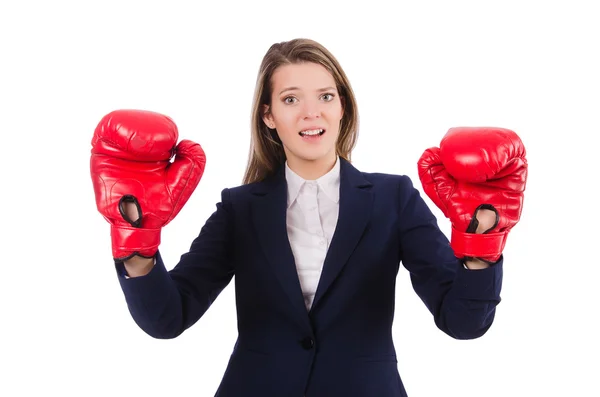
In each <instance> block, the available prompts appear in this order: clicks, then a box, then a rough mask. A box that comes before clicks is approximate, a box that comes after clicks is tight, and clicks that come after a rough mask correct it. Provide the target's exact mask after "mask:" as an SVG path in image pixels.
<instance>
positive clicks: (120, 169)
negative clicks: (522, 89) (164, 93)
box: [91, 39, 526, 397]
mask: <svg viewBox="0 0 600 397" xmlns="http://www.w3.org/2000/svg"><path fill="white" fill-rule="evenodd" d="M252 114H253V118H252V146H251V150H250V157H249V162H248V168H247V170H246V173H245V176H244V184H243V185H242V186H239V187H235V188H230V189H224V190H223V192H222V200H221V202H220V203H218V204H217V209H216V211H215V212H214V213H213V214H212V215H211V217H210V218H209V219H208V220H207V222H206V224H205V225H204V226H203V228H202V230H201V232H200V234H199V236H197V238H196V239H195V240H194V242H193V243H192V246H191V247H190V250H189V252H187V253H185V254H184V255H183V256H182V257H181V260H180V262H179V263H178V264H177V265H176V266H175V267H174V268H173V270H171V271H167V270H166V268H165V265H164V263H163V261H162V259H161V256H160V253H159V252H158V247H159V245H160V230H161V227H162V226H164V225H165V224H167V223H168V222H169V221H170V220H172V219H173V218H174V217H175V216H176V215H177V213H178V212H179V210H180V209H181V207H182V206H183V205H184V204H185V202H186V201H187V199H188V198H189V196H190V195H191V193H192V191H193V190H194V189H195V187H196V185H197V184H198V182H199V180H200V178H201V176H202V174H203V171H204V164H205V157H204V152H203V151H202V149H201V147H200V146H199V145H198V144H195V143H192V142H190V141H183V142H181V143H180V144H179V145H178V146H177V148H176V156H175V161H174V162H173V164H170V162H169V159H170V158H171V156H172V154H173V152H172V149H173V147H174V146H175V143H176V141H177V129H176V127H175V125H174V124H173V122H172V121H171V120H170V119H169V118H167V117H166V116H162V115H159V114H156V113H152V112H143V111H116V112H113V113H111V114H109V115H107V116H106V117H105V118H104V119H103V120H102V121H101V122H100V124H99V125H98V128H97V129H96V132H95V135H94V140H93V141H92V144H93V147H94V149H93V150H92V152H93V155H92V163H91V166H92V177H93V180H94V186H95V189H96V198H97V203H98V209H99V211H100V212H101V213H102V214H103V215H104V216H105V217H106V218H107V220H108V221H109V222H110V223H111V233H112V241H113V257H114V258H115V261H116V263H117V270H118V275H119V281H120V283H121V287H122V289H123V292H124V294H125V297H126V299H127V303H128V307H129V310H130V312H131V315H132V316H133V318H134V319H135V321H136V322H137V324H138V325H139V326H140V327H141V328H142V329H143V330H144V331H145V332H146V333H148V334H149V335H151V336H153V337H155V338H174V337H177V336H178V335H180V334H181V333H182V332H183V331H184V330H186V329H187V328H189V327H190V326H192V325H193V324H194V323H195V322H196V321H198V319H199V318H200V317H201V316H202V315H203V314H204V313H205V312H206V310H207V309H208V308H209V307H210V305H211V304H212V302H213V301H214V300H215V299H216V298H217V296H218V295H219V293H220V292H221V291H222V290H223V289H224V288H225V287H226V286H227V285H228V284H229V282H230V281H231V279H232V278H233V276H234V275H235V291H236V305H237V316H238V331H239V336H238V340H237V343H236V345H235V347H234V350H233V354H232V356H231V358H230V362H229V365H228V368H227V370H226V372H225V374H224V377H223V379H222V382H221V385H220V387H219V389H218V391H217V393H216V395H217V396H221V397H229V396H235V397H243V396H252V397H254V396H261V397H265V396H277V397H283V396H285V397H288V396H298V397H301V396H344V397H347V396H361V397H368V396H373V397H375V396H376V397H382V396H406V392H405V389H404V386H403V384H402V381H401V379H400V376H399V374H398V370H397V360H396V351H395V349H394V344H393V340H392V332H391V331H392V320H393V314H394V301H395V277H396V275H397V272H398V268H399V263H400V262H402V263H403V265H404V266H405V267H406V268H407V269H408V270H409V272H410V274H411V281H412V283H413V286H414V289H415V291H416V292H417V294H418V295H419V296H420V298H421V299H422V300H423V302H424V303H425V305H426V306H427V308H428V309H429V310H430V311H431V313H432V315H433V318H434V320H435V323H436V325H437V326H438V327H439V328H440V329H441V330H442V331H444V332H445V333H447V334H448V335H450V336H452V337H453V338H458V339H470V338H477V337H480V336H482V335H483V334H484V333H485V332H486V331H487V330H488V329H489V327H490V326H491V324H492V321H493V318H494V314H495V307H496V305H497V304H498V303H499V302H500V296H499V294H500V288H501V282H502V266H503V258H502V256H501V253H502V248H503V247H504V243H505V241H506V235H507V233H508V231H509V230H510V228H511V227H512V226H514V225H515V224H516V223H517V222H518V219H519V216H520V211H521V206H522V196H523V194H522V192H523V189H524V186H525V178H526V161H525V151H524V149H523V148H522V144H520V141H519V140H518V137H516V135H515V134H514V133H513V132H512V131H508V130H503V129H490V128H487V129H476V128H459V129H454V130H451V131H450V132H449V133H448V134H447V135H446V137H445V138H444V140H443V141H442V145H440V146H441V147H440V148H439V149H438V148H432V149H428V150H427V151H425V153H424V154H423V156H422V157H421V159H420V160H419V167H420V176H421V180H422V182H423V184H424V189H425V191H426V192H427V193H428V194H429V195H430V196H431V197H432V200H433V201H434V202H435V203H436V204H437V205H439V206H440V208H441V209H442V211H443V212H444V214H445V215H446V216H447V217H449V218H450V220H451V222H452V226H453V232H452V242H451V245H449V244H448V240H447V238H446V237H445V236H444V234H443V233H442V232H441V231H440V229H439V228H438V226H437V223H436V219H435V218H434V216H433V214H432V213H431V211H430V210H429V209H428V207H427V205H426V203H425V202H424V201H423V199H422V198H421V197H420V196H419V193H418V191H417V190H416V189H415V188H414V187H413V185H412V182H411V180H410V179H409V178H408V177H406V176H396V175H388V174H369V173H363V172H360V171H359V170H357V169H356V168H355V167H354V166H352V165H351V162H350V157H351V156H350V155H351V152H352V148H353V147H354V144H355V142H356V136H357V132H358V112H357V108H356V101H355V98H354V94H353V92H352V88H351V86H350V83H349V81H348V79H347V77H346V75H345V74H344V72H343V70H342V68H341V66H340V65H339V63H338V62H337V61H336V59H335V58H334V57H333V55H332V54H331V53H329V52H328V51H327V49H325V48H324V47H323V46H321V45H320V44H319V43H316V42H314V41H311V40H305V39H299V40H292V41H289V42H284V43H279V44H275V45H273V46H272V47H271V48H270V49H269V51H268V52H267V54H266V55H265V57H264V59H263V62H262V65H261V68H260V72H259V76H258V80H257V85H256V92H255V97H254V105H253V113H252ZM507 142H509V143H511V144H512V146H511V145H508V144H507ZM474 153H475V154H474ZM490 159H491V160H490ZM450 170H451V171H452V175H454V177H453V176H450V173H449V172H448V171H450ZM455 175H459V176H460V178H456V177H455ZM482 175H483V176H484V178H481V176H482ZM496 176H497V178H496ZM484 232H485V234H482V233H484ZM475 257H477V258H475Z"/></svg>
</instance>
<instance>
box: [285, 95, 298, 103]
mask: <svg viewBox="0 0 600 397" xmlns="http://www.w3.org/2000/svg"><path fill="white" fill-rule="evenodd" d="M295 101H297V99H296V98H294V97H293V96H288V97H285V98H283V102H284V103H285V104H288V105H291V104H293V103H295Z"/></svg>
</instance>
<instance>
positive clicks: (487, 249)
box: [450, 227, 508, 262]
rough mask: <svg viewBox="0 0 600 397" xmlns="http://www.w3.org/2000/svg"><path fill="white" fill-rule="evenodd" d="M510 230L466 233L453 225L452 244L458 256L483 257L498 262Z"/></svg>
mask: <svg viewBox="0 0 600 397" xmlns="http://www.w3.org/2000/svg"><path fill="white" fill-rule="evenodd" d="M507 236H508V231H505V232H500V233H486V234H475V233H464V232H460V231H458V230H457V229H455V228H454V227H452V237H451V240H450V241H451V242H450V246H451V247H452V250H453V251H454V255H455V256H456V257H457V258H465V257H471V258H481V259H483V260H485V261H488V262H496V261H497V260H498V259H499V258H500V256H501V255H502V251H504V246H505V244H506V238H507Z"/></svg>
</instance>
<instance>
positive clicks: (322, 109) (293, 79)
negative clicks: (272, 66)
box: [263, 62, 343, 166]
mask: <svg viewBox="0 0 600 397" xmlns="http://www.w3.org/2000/svg"><path fill="white" fill-rule="evenodd" d="M271 83H272V84H271V86H272V89H273V91H272V93H271V108H270V109H268V108H265V111H266V110H270V111H269V112H267V113H266V114H265V115H264V117H263V120H264V122H265V123H266V124H267V126H268V127H269V128H275V129H276V130H277V134H278V135H279V139H281V142H282V143H283V147H284V150H285V154H286V157H287V160H288V162H289V164H290V165H292V164H293V165H296V166H302V164H306V163H307V162H319V163H320V162H325V163H329V162H331V163H333V162H335V156H336V150H335V147H336V142H337V139H338V135H339V132H340V121H341V120H342V116H343V106H342V102H341V98H340V96H339V93H338V92H337V89H336V84H335V80H334V78H333V76H332V75H331V74H330V73H329V72H328V71H327V69H325V68H324V67H323V66H321V65H319V64H315V63H308V62H305V63H299V64H292V65H285V66H281V67H279V68H278V69H277V70H276V71H275V72H274V74H273V76H272V81H271Z"/></svg>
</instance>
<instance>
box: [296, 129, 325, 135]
mask: <svg viewBox="0 0 600 397" xmlns="http://www.w3.org/2000/svg"><path fill="white" fill-rule="evenodd" d="M322 132H323V130H322V129H319V130H306V131H300V135H318V134H320V133H322Z"/></svg>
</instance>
